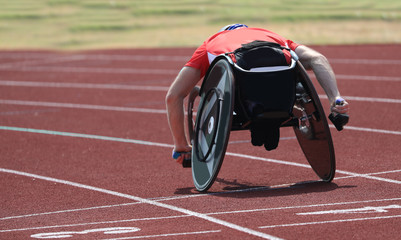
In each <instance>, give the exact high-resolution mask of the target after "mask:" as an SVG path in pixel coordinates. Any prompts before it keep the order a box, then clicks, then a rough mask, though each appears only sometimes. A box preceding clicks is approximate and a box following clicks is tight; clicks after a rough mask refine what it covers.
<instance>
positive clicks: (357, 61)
mask: <svg viewBox="0 0 401 240" xmlns="http://www.w3.org/2000/svg"><path fill="white" fill-rule="evenodd" d="M329 62H330V63H339V64H358V65H359V64H369V65H370V64H372V65H401V60H395V59H394V60H392V59H345V58H330V59H329Z"/></svg>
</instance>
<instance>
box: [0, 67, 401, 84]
mask: <svg viewBox="0 0 401 240" xmlns="http://www.w3.org/2000/svg"><path fill="white" fill-rule="evenodd" d="M0 70H1V71H18V72H58V73H65V72H67V73H89V74H91V73H108V74H148V75H177V74H178V72H179V71H180V69H171V68H170V69H158V68H155V69H151V68H148V69H146V68H134V67H133V68H99V67H63V66H45V67H42V66H22V67H21V66H18V67H15V66H1V65H0ZM311 77H312V75H311ZM336 78H337V79H347V80H364V81H396V82H398V81H401V77H390V76H388V77H386V76H363V75H346V74H336Z"/></svg>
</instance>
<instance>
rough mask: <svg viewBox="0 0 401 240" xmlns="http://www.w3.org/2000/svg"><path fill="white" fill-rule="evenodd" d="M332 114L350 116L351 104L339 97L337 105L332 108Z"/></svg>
mask: <svg viewBox="0 0 401 240" xmlns="http://www.w3.org/2000/svg"><path fill="white" fill-rule="evenodd" d="M331 112H332V113H333V114H334V115H336V114H348V112H349V104H348V102H347V101H345V100H344V99H343V98H341V97H338V98H337V99H336V101H335V105H332V106H331Z"/></svg>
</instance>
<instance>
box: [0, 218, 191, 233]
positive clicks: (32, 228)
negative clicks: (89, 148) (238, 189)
mask: <svg viewBox="0 0 401 240" xmlns="http://www.w3.org/2000/svg"><path fill="white" fill-rule="evenodd" d="M182 217H191V215H187V214H185V215H174V216H166V217H148V218H137V219H123V220H114V221H101V222H86V223H74V224H63V225H51V226H41V227H27V228H15V229H3V230H1V229H0V233H6V232H20V231H31V230H43V229H54V228H67V227H83V226H92V225H101V224H116V223H129V222H138V221H154V220H164V219H175V218H182Z"/></svg>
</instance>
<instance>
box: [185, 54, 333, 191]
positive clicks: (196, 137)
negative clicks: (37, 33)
mask: <svg viewBox="0 0 401 240" xmlns="http://www.w3.org/2000/svg"><path fill="white" fill-rule="evenodd" d="M270 60H271V59H270ZM210 66H211V67H209V69H208V71H207V73H206V75H205V78H204V81H203V83H202V86H201V88H200V89H199V88H198V87H196V88H194V90H193V92H191V94H190V97H189V99H188V127H189V135H190V138H191V142H192V145H193V150H192V175H193V179H194V184H195V187H196V188H197V190H198V191H201V192H203V191H207V190H208V189H209V188H210V186H211V185H212V184H213V182H214V180H215V179H216V177H217V174H218V172H219V169H220V167H221V164H222V162H223V158H224V155H225V151H226V148H227V144H228V139H229V135H230V131H234V130H247V129H250V125H251V123H252V122H256V121H261V122H262V123H264V122H266V123H267V124H277V125H275V126H278V127H287V126H292V127H293V128H294V131H295V134H296V136H297V139H298V142H299V144H300V146H301V148H302V150H303V152H304V154H305V156H306V158H307V160H308V162H309V163H310V165H311V166H312V168H313V170H314V171H315V172H316V173H317V175H318V176H319V177H320V178H321V179H322V180H323V181H326V182H330V181H331V180H332V179H333V178H334V174H335V156H334V147H333V142H332V139H331V134H330V130H329V127H328V123H327V120H326V118H325V116H324V110H323V108H322V106H321V103H320V100H319V98H318V95H317V93H316V90H315V89H314V87H313V84H312V82H311V81H310V79H309V77H308V75H307V73H306V71H305V69H304V68H303V66H302V64H301V63H300V62H299V61H298V59H297V58H296V55H293V57H292V58H291V62H290V64H287V63H283V61H281V62H280V61H278V62H273V63H272V64H270V65H268V66H266V65H261V64H260V63H257V64H256V65H255V66H252V65H251V66H249V65H248V66H244V65H242V64H241V62H235V61H234V60H233V57H232V55H231V53H226V54H222V55H219V56H217V57H216V58H215V59H214V60H213V62H212V63H211V65H210ZM208 80H211V81H208ZM196 95H198V96H200V97H201V101H200V103H199V106H200V108H199V109H198V114H197V117H196V123H195V126H194V125H193V118H192V108H193V103H194V99H195V98H196ZM209 100H210V101H209ZM226 103H227V104H226ZM205 105H207V106H208V107H207V108H206V107H205ZM204 109H207V110H206V111H204ZM205 114H206V115H207V116H206V115H205ZM220 115H221V117H219V116H220ZM211 120H216V121H211ZM199 125H201V126H199ZM223 135H225V136H223Z"/></svg>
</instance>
